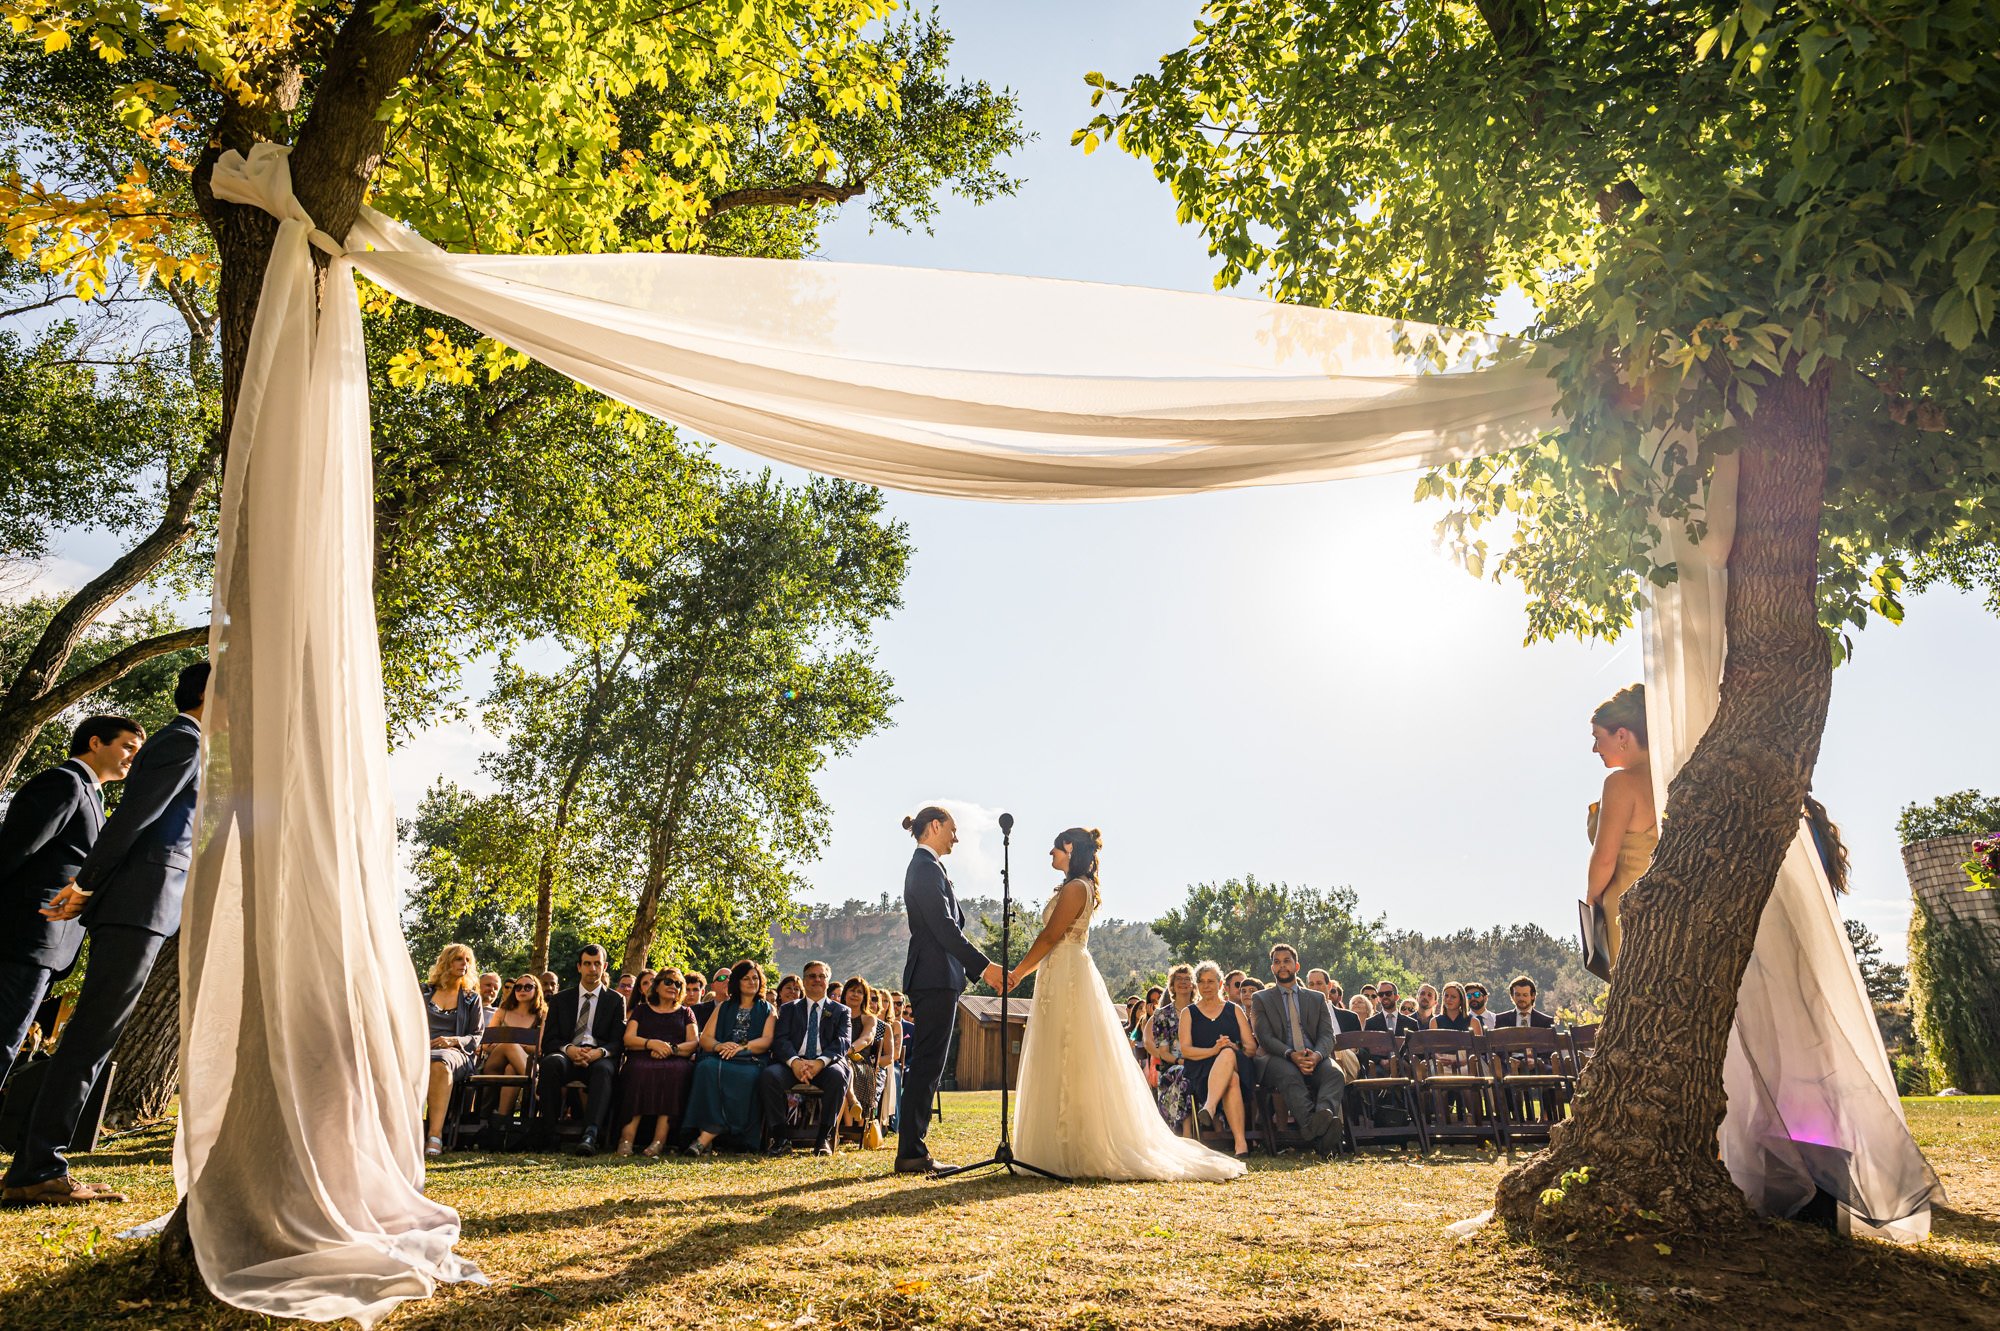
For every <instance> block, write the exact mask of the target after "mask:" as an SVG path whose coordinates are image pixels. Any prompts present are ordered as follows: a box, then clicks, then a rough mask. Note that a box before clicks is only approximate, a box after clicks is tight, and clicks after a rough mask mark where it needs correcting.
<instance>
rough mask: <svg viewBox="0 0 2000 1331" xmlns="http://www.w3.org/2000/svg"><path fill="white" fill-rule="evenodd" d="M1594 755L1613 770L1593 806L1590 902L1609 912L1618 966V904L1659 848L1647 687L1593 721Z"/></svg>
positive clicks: (1614, 702)
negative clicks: (1648, 743)
mask: <svg viewBox="0 0 2000 1331" xmlns="http://www.w3.org/2000/svg"><path fill="white" fill-rule="evenodd" d="M1590 735H1591V745H1590V751H1591V752H1592V753H1594V754H1596V755H1597V756H1598V757H1599V758H1601V759H1603V760H1604V765H1605V766H1606V767H1608V768H1610V769H1611V771H1610V774H1609V775H1607V776H1606V777H1605V778H1604V794H1603V797H1602V798H1601V799H1599V801H1598V802H1597V803H1596V804H1593V805H1591V806H1590V842H1591V845H1590V887H1589V891H1588V895H1587V896H1586V898H1585V899H1586V900H1588V901H1590V902H1591V903H1592V904H1594V905H1600V906H1602V907H1603V908H1604V922H1605V926H1606V930H1605V931H1606V934H1607V941H1608V943H1609V944H1610V948H1611V964H1612V965H1613V966H1616V965H1617V964H1618V949H1619V946H1620V944H1621V943H1622V942H1623V940H1624V931H1623V930H1622V929H1621V928H1620V927H1619V923H1618V903H1619V901H1620V899H1621V898H1622V897H1624V895H1625V890H1626V889H1627V888H1629V887H1631V886H1632V884H1634V883H1636V882H1638V881H1639V876H1640V875H1641V874H1643V873H1645V872H1646V866H1647V865H1649V864H1651V863H1652V862H1653V849H1654V847H1656V846H1658V845H1659V844H1660V831H1659V819H1658V818H1657V817H1656V816H1655V814H1654V811H1653V771H1652V765H1651V761H1650V758H1649V755H1648V754H1647V752H1646V686H1645V685H1644V684H1634V685H1632V686H1631V687H1630V688H1625V689H1620V690H1619V691H1618V692H1617V693H1615V694H1613V695H1612V697H1611V698H1610V700H1609V701H1607V702H1605V703H1604V704H1603V705H1602V706H1600V707H1599V708H1598V709H1597V710H1596V711H1595V712H1593V713H1591V716H1590Z"/></svg>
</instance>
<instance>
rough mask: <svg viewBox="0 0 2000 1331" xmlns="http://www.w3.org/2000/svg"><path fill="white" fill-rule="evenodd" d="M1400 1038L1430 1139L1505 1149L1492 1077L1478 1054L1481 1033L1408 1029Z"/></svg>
mask: <svg viewBox="0 0 2000 1331" xmlns="http://www.w3.org/2000/svg"><path fill="white" fill-rule="evenodd" d="M1405 1039H1406V1044H1405V1045H1404V1049H1405V1052H1406V1053H1407V1054H1408V1056H1409V1060H1410V1063H1411V1064H1412V1066H1413V1067H1414V1068H1415V1070H1416V1075H1417V1091H1418V1097H1417V1098H1418V1100H1419V1102H1420V1103H1421V1104H1422V1105H1423V1107H1424V1114H1425V1121H1424V1131H1425V1133H1426V1134H1427V1135H1428V1136H1429V1138H1430V1140H1431V1141H1434V1142H1446V1141H1472V1142H1492V1143H1493V1144H1494V1145H1495V1146H1503V1147H1504V1146H1505V1145H1506V1144H1507V1125H1506V1124H1505V1123H1504V1122H1503V1121H1502V1120H1501V1118H1500V1114H1499V1111H1498V1108H1497V1106H1496V1104H1495V1101H1496V1099H1497V1097H1496V1096H1495V1094H1494V1084H1493V1077H1492V1075H1491V1074H1490V1073H1488V1072H1486V1071H1485V1069H1484V1066H1483V1064H1484V1060H1483V1059H1482V1057H1481V1056H1480V1052H1479V1044H1480V1040H1481V1037H1480V1036H1476V1035H1474V1034H1473V1033H1472V1032H1470V1031H1412V1032H1410V1034H1409V1035H1408V1036H1407V1037H1405Z"/></svg>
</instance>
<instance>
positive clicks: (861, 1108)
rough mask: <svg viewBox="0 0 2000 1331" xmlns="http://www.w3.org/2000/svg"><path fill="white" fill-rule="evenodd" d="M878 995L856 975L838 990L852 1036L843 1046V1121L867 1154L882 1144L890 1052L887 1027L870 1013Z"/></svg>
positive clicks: (874, 1014)
mask: <svg viewBox="0 0 2000 1331" xmlns="http://www.w3.org/2000/svg"><path fill="white" fill-rule="evenodd" d="M880 992H881V991H880V990H877V989H872V988H870V987H869V984H868V981H866V980H864V979H862V978H861V977H860V976H859V975H856V976H852V977H850V978H849V979H848V981H847V983H846V984H843V985H842V986H840V1001H841V1002H843V1003H845V1004H846V1005H847V1012H848V1019H849V1021H850V1022H851V1023H852V1033H853V1038H852V1039H851V1040H850V1041H849V1043H848V1046H847V1075H848V1083H847V1085H848V1091H847V1103H846V1104H845V1105H844V1106H842V1109H843V1112H844V1113H845V1115H846V1118H847V1121H848V1122H849V1123H851V1124H853V1125H855V1126H856V1127H859V1128H860V1129H861V1144H862V1145H863V1146H865V1147H867V1148H868V1149H869V1150H871V1151H872V1150H874V1149H875V1148H876V1147H878V1146H880V1145H881V1144H882V1119H883V1112H882V1100H883V1095H884V1092H885V1091H886V1090H887V1086H888V1081H889V1076H890V1068H891V1067H892V1057H891V1055H892V1052H893V1049H894V1046H893V1045H892V1044H891V1043H890V1040H889V1023H888V1022H886V1021H883V1020H882V1018H881V1017H880V1016H879V1015H877V1013H876V1012H875V1011H874V1010H873V1009H874V1008H875V1007H876V1002H875V996H876V994H878V993H880ZM871 1137H872V1139H873V1140H872V1141H871V1140H870V1139H871Z"/></svg>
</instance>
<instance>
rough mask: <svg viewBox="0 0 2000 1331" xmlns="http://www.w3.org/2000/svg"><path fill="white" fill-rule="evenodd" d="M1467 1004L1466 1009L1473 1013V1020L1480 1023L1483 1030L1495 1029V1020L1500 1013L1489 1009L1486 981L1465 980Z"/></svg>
mask: <svg viewBox="0 0 2000 1331" xmlns="http://www.w3.org/2000/svg"><path fill="white" fill-rule="evenodd" d="M1465 1006H1466V1010H1467V1011H1469V1012H1471V1013H1472V1019H1473V1021H1475V1022H1477V1023H1478V1024H1479V1028H1480V1029H1481V1030H1487V1031H1490V1030H1492V1029H1493V1021H1494V1018H1495V1017H1496V1016H1497V1015H1498V1014H1496V1013H1494V1012H1491V1011H1489V1010H1488V1009H1487V1006H1486V982H1485V981H1483V980H1467V981H1466V982H1465Z"/></svg>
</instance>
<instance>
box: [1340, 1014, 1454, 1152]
mask: <svg viewBox="0 0 2000 1331" xmlns="http://www.w3.org/2000/svg"><path fill="white" fill-rule="evenodd" d="M1333 1048H1334V1052H1336V1053H1338V1052H1339V1051H1340V1050H1343V1049H1345V1050H1348V1051H1349V1052H1351V1053H1352V1054H1353V1055H1354V1057H1355V1059H1356V1061H1357V1062H1359V1063H1360V1065H1361V1075H1360V1076H1358V1077H1350V1078H1348V1081H1347V1089H1348V1090H1349V1091H1350V1092H1352V1094H1350V1095H1349V1096H1348V1098H1347V1144H1348V1145H1349V1146H1352V1147H1356V1148H1358V1147H1360V1145H1361V1144H1362V1143H1363V1142H1376V1141H1396V1142H1409V1141H1415V1142H1416V1144H1417V1149H1418V1150H1419V1151H1421V1152H1425V1153H1428V1152H1429V1151H1430V1149H1431V1144H1430V1139H1429V1137H1428V1136H1427V1135H1426V1134H1425V1132H1424V1116H1423V1112H1422V1110H1421V1108H1420V1107H1419V1106H1418V1104H1417V1083H1416V1079H1415V1078H1413V1077H1411V1076H1410V1075H1409V1069H1408V1067H1407V1066H1405V1064H1404V1062H1403V1058H1402V1056H1401V1055H1400V1054H1398V1053H1397V1052H1396V1037H1395V1036H1394V1035H1391V1034H1390V1033H1389V1032H1388V1031H1342V1032H1341V1033H1340V1034H1339V1035H1337V1036H1335V1037H1334V1041H1333ZM1397 1118H1401V1119H1402V1120H1403V1121H1402V1122H1400V1123H1398V1122H1395V1119H1397Z"/></svg>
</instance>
